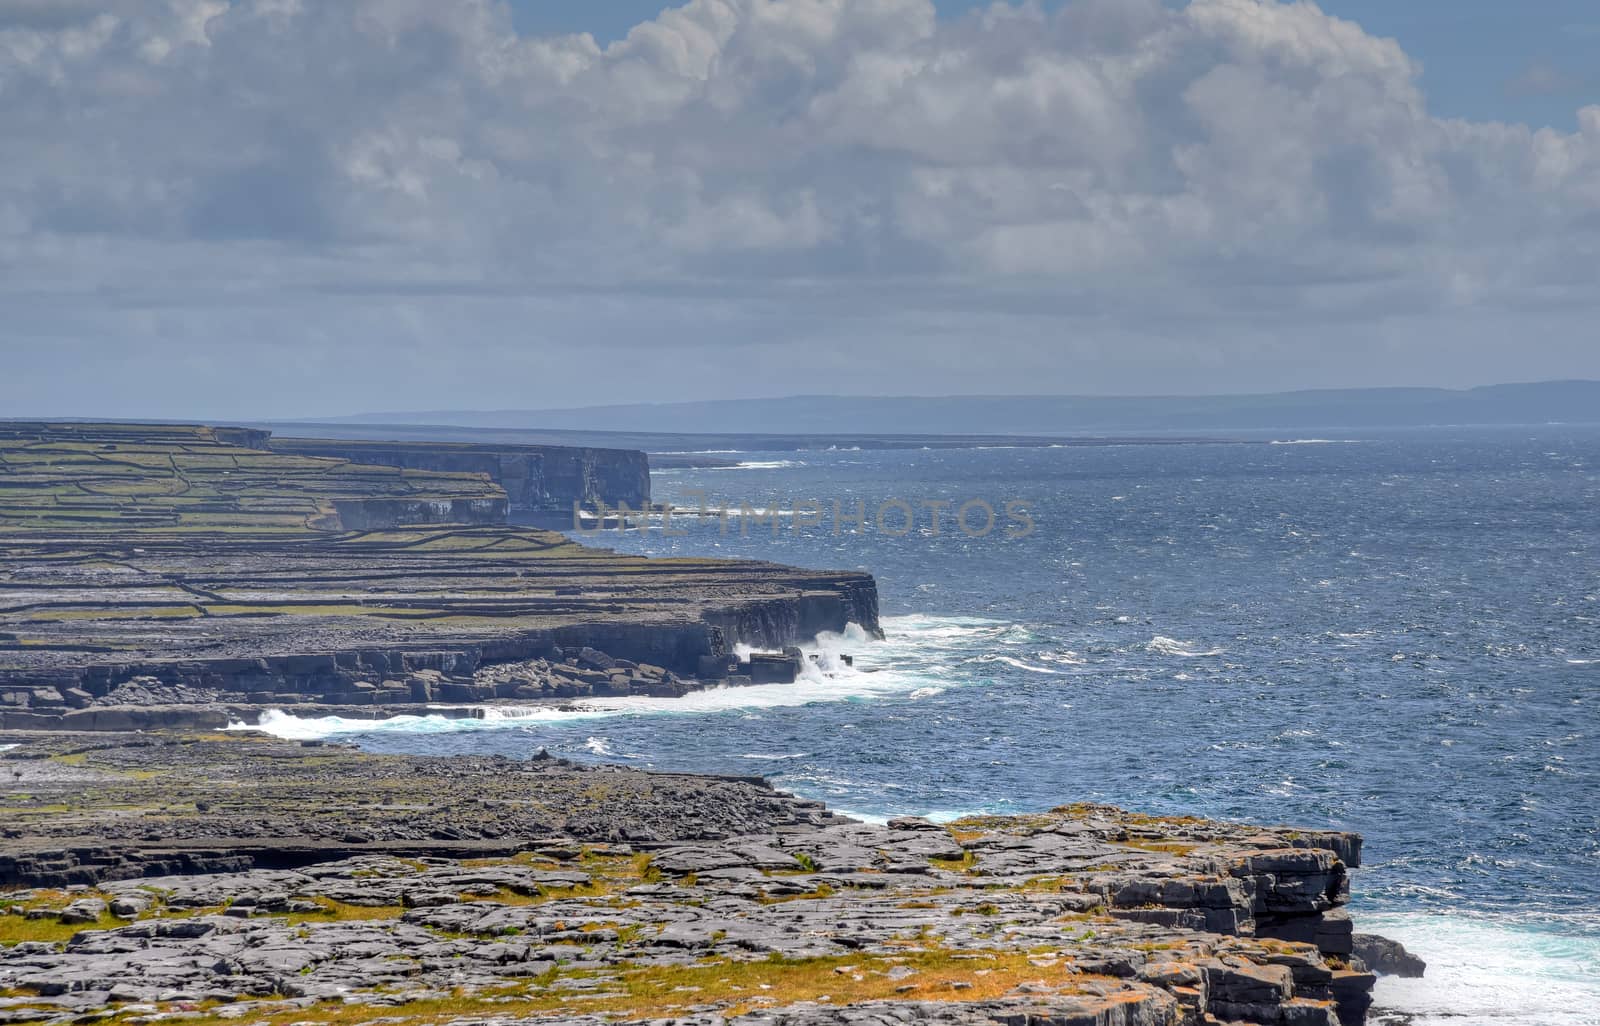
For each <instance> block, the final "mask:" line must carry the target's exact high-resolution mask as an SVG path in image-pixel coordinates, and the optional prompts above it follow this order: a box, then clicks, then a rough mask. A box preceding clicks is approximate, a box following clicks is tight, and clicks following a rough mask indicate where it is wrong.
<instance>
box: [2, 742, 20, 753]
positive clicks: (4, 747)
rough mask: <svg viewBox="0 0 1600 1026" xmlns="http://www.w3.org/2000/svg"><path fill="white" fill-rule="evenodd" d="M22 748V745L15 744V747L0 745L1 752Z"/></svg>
mask: <svg viewBox="0 0 1600 1026" xmlns="http://www.w3.org/2000/svg"><path fill="white" fill-rule="evenodd" d="M21 747H22V746H21V745H20V744H15V745H0V752H9V751H11V749H13V748H21Z"/></svg>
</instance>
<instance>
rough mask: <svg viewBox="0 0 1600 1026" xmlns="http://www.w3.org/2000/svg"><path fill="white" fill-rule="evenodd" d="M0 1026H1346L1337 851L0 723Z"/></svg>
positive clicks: (762, 786)
mask: <svg viewBox="0 0 1600 1026" xmlns="http://www.w3.org/2000/svg"><path fill="white" fill-rule="evenodd" d="M5 740H6V741H7V742H8V743H11V744H15V745H17V747H15V748H12V749H11V750H9V751H5V752H4V753H3V754H0V808H3V816H0V821H3V823H4V826H3V827H0V887H4V888H5V889H6V891H5V893H4V894H3V895H0V944H4V945H5V946H4V947H0V1023H33V1022H45V1023H68V1022H85V1021H92V1020H94V1019H99V1018H109V1017H115V1021H117V1022H127V1023H153V1022H172V1021H178V1022H194V1023H211V1022H212V1021H218V1022H222V1021H245V1022H262V1023H276V1024H285V1026H286V1024H289V1023H307V1024H311V1023H329V1024H332V1023H351V1024H354V1023H380V1022H381V1023H385V1024H394V1026H402V1024H411V1023H416V1024H422V1023H445V1022H473V1023H487V1022H495V1023H511V1022H519V1023H522V1022H526V1023H556V1022H562V1023H568V1022H573V1023H576V1022H596V1023H598V1022H601V1021H606V1022H617V1021H635V1020H646V1019H649V1020H660V1019H663V1018H671V1019H672V1020H674V1021H681V1022H693V1023H700V1024H706V1026H711V1024H717V1023H723V1022H738V1023H741V1024H748V1026H756V1024H762V1026H766V1024H773V1023H786V1024H795V1026H801V1024H812V1023H815V1024H824V1023H829V1024H831V1023H852V1024H855V1023H904V1022H928V1023H961V1024H969V1023H1006V1024H1012V1023H1050V1024H1085V1026H1087V1024H1094V1026H1178V1024H1206V1023H1239V1022H1248V1023H1257V1024H1269V1023H1270V1024H1279V1023H1281V1024H1318V1026H1331V1024H1333V1023H1341V1024H1346V1026H1348V1024H1355V1023H1361V1022H1363V1021H1365V1016H1366V1013H1367V1008H1368V1005H1369V1004H1370V998H1369V992H1370V990H1371V987H1372V985H1373V982H1374V976H1373V974H1372V972H1370V971H1369V970H1368V969H1367V967H1366V966H1365V965H1364V964H1363V962H1362V961H1361V958H1360V956H1359V955H1358V954H1357V953H1356V947H1357V944H1358V938H1357V937H1356V936H1355V935H1354V933H1353V929H1352V923H1351V920H1350V918H1349V916H1348V915H1347V914H1346V911H1345V909H1344V905H1345V904H1346V902H1347V901H1348V898H1349V874H1350V872H1351V871H1352V870H1354V869H1355V868H1357V867H1358V866H1359V865H1360V856H1361V841H1360V838H1359V837H1356V836H1354V835H1351V834H1345V833H1337V832H1326V831H1305V830H1289V829H1284V828H1274V829H1263V828H1258V827H1251V826H1241V825H1235V824H1223V823H1214V822H1208V821H1203V820H1197V819H1188V818H1159V817H1150V816H1143V815H1138V814H1134V813H1128V812H1123V811H1120V810H1116V809H1111V808H1106V807H1102V806H1091V805H1074V806H1065V807H1062V808H1060V809H1057V810H1055V811H1053V812H1050V813H1046V814H1040V815H1034V816H1020V817H1014V818H983V819H973V820H966V821H961V822H957V823H954V824H949V825H937V824H934V823H930V822H927V821H925V820H915V819H905V820H896V821H892V822H890V823H888V824H887V825H881V826H880V825H872V824H866V823H859V822H855V821H852V820H849V819H845V818H843V817H840V816H837V815H835V814H833V813H831V812H829V811H828V810H827V809H826V808H824V807H823V806H821V805H820V804H818V803H816V802H810V801H804V800H800V799H797V798H794V797H791V796H788V795H785V794H782V793H781V792H778V791H776V790H774V789H772V788H771V787H770V786H769V785H768V784H767V783H766V782H765V781H763V780H761V779H759V778H726V777H696V776H686V775H679V774H652V773H646V772H642V771H638V770H632V769H623V768H618V767H603V766H582V765H575V764H570V763H567V762H564V761H562V760H557V759H552V758H549V757H547V756H543V755H542V753H532V754H531V755H530V757H529V758H527V759H521V760H513V759H506V758H454V759H446V758H415V757H399V756H374V755H367V754H363V753H361V752H359V751H356V750H353V749H349V748H345V747H342V746H335V745H325V744H320V743H310V744H307V743H292V742H285V741H279V740H274V739H270V738H265V737H262V736H260V735H248V734H247V735H231V736H216V735H195V734H155V735H73V734H63V733H59V732H56V733H48V734H33V735H29V734H11V735H6V736H5Z"/></svg>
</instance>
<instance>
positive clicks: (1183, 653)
mask: <svg viewBox="0 0 1600 1026" xmlns="http://www.w3.org/2000/svg"><path fill="white" fill-rule="evenodd" d="M1144 648H1145V651H1146V652H1150V653H1152V654H1154V655H1164V656H1178V657H1180V658H1183V659H1204V658H1209V657H1211V656H1219V655H1222V653H1223V650H1222V649H1220V648H1212V649H1207V650H1205V651H1199V650H1197V649H1196V648H1195V646H1194V643H1193V642H1191V641H1178V640H1175V639H1173V638H1168V637H1163V636H1162V635H1160V634H1157V635H1156V636H1155V637H1153V638H1151V639H1150V640H1149V641H1148V642H1147V643H1146V644H1145V646H1144Z"/></svg>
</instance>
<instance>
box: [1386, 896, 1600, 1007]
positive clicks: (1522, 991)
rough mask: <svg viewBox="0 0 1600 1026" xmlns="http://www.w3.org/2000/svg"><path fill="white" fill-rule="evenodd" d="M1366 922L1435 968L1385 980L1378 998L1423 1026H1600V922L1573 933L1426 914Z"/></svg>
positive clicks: (1580, 925) (1388, 916) (1395, 915)
mask: <svg viewBox="0 0 1600 1026" xmlns="http://www.w3.org/2000/svg"><path fill="white" fill-rule="evenodd" d="M1359 922H1360V923H1361V928H1362V929H1363V930H1370V931H1371V932H1374V933H1378V934H1382V935H1383V936H1385V937H1389V938H1391V939H1393V940H1397V941H1399V942H1400V943H1402V944H1404V945H1405V946H1406V948H1407V949H1409V950H1410V951H1411V952H1412V953H1413V954H1415V955H1417V956H1418V957H1420V958H1422V959H1423V960H1424V961H1426V962H1427V963H1428V970H1427V973H1426V975H1425V976H1424V977H1423V978H1422V979H1420V980H1405V979H1399V978H1396V977H1387V976H1386V977H1382V978H1381V979H1379V981H1378V987H1377V991H1376V993H1375V996H1376V999H1377V1004H1378V1006H1379V1007H1381V1008H1386V1009H1393V1010H1395V1011H1397V1012H1404V1013H1407V1014H1409V1015H1412V1016H1414V1019H1413V1021H1414V1022H1416V1023H1417V1024H1418V1026H1423V1024H1433V1023H1441V1024H1442V1023H1448V1024H1450V1026H1508V1024H1513V1023H1516V1024H1529V1026H1532V1024H1535V1023H1537V1024H1540V1026H1596V1024H1600V1011H1597V1009H1600V919H1597V920H1594V921H1591V922H1588V923H1578V924H1570V925H1572V926H1573V927H1575V928H1573V929H1567V928H1562V929H1557V928H1554V927H1546V926H1544V925H1541V924H1525V923H1517V922H1512V921H1506V920H1494V919H1478V918H1470V917H1466V916H1454V915H1435V914H1427V913H1393V914H1379V915H1370V914H1363V915H1361V916H1360V917H1359Z"/></svg>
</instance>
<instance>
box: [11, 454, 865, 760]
mask: <svg viewBox="0 0 1600 1026" xmlns="http://www.w3.org/2000/svg"><path fill="white" fill-rule="evenodd" d="M268 441H269V439H268V438H267V437H266V435H265V432H260V431H251V430H247V429H219V428H202V427H187V426H161V425H119V424H110V425H96V424H40V423H17V422H10V423H0V728H6V727H10V728H13V729H36V728H46V727H58V728H63V729H75V730H81V729H105V730H121V729H132V728H145V727H155V726H190V727H200V726H220V725H222V724H224V723H226V722H227V721H228V720H229V719H230V718H243V719H245V720H246V721H253V719H254V717H255V715H257V714H258V713H259V712H260V711H262V710H265V709H269V708H276V707H285V706H290V707H293V706H311V707H316V708H317V709H319V710H321V711H325V712H335V711H349V710H356V714H357V715H368V716H371V715H383V714H386V713H397V712H414V711H416V708H415V707H425V706H430V705H434V704H438V703H444V704H455V705H466V706H470V705H471V704H474V703H477V704H481V703H486V702H519V701H544V700H562V699H570V698H574V697H583V696H587V695H628V694H651V695H675V694H682V693H683V692H684V691H685V690H687V689H689V688H692V687H698V686H703V685H706V684H712V683H716V684H721V683H725V682H726V683H734V684H739V683H747V682H754V683H762V682H783V681H790V680H793V679H794V675H795V674H796V673H798V672H800V671H801V670H802V669H803V666H802V664H801V663H800V662H799V657H798V655H797V654H796V652H795V651H794V650H793V649H792V646H795V645H797V644H799V643H802V642H805V641H809V640H811V639H813V638H815V637H816V636H817V635H818V634H820V633H824V632H841V631H844V630H845V629H846V628H847V627H848V626H850V625H851V624H854V625H857V626H858V627H859V628H860V629H861V630H862V631H864V632H866V633H867V634H872V633H875V632H876V631H877V629H878V608H877V592H876V587H875V585H874V583H873V580H872V578H871V577H870V576H868V575H866V574H862V573H853V572H826V571H809V570H799V569H796V568H793V567H782V566H775V565H771V564H763V563H752V562H734V561H728V560H712V559H674V560H647V559H641V558H636V557H631V556H622V555H618V554H617V553H615V552H612V551H610V550H607V549H602V548H594V547H587V546H582V545H578V544H576V543H574V542H572V541H569V540H568V539H567V538H566V537H564V536H562V535H560V534H555V533H551V532H547V531H540V530H534V529H529V528H523V527H517V526H514V525H510V524H508V523H506V519H507V516H508V509H509V503H508V500H507V497H506V493H505V490H504V488H503V487H502V486H501V485H500V484H498V483H497V482H496V481H495V480H494V479H493V478H492V476H491V475H490V474H488V473H480V472H475V471H472V470H470V469H461V468H463V467H470V466H472V465H473V464H472V463H471V461H467V462H458V460H460V459H465V457H464V456H463V455H462V453H461V452H460V451H459V450H460V449H461V447H453V448H450V452H451V453H452V455H451V461H450V465H451V466H455V467H456V468H457V469H447V470H439V469H419V468H416V467H412V466H385V465H379V464H375V463H374V464H369V463H359V462H354V461H352V460H351V459H349V458H342V457H340V458H336V457H330V456H304V455H296V454H290V453H283V452H277V451H272V450H269V449H266V448H263V446H265V445H266V444H268ZM346 444H349V445H351V446H353V447H354V448H352V450H351V452H350V453H349V455H361V454H362V453H361V452H357V451H356V449H359V448H360V446H359V444H358V443H340V445H346ZM385 451H386V450H383V449H382V448H381V447H375V448H373V449H372V450H371V451H370V452H368V453H367V454H368V455H371V456H373V457H377V456H380V455H383V454H384V452H385ZM390 454H391V455H393V453H390ZM504 455H505V454H504V453H503V452H501V451H500V450H499V449H495V450H492V451H490V452H487V453H485V454H483V457H482V458H483V459H484V460H486V461H488V462H489V463H493V462H494V461H496V460H500V459H502V458H504ZM632 456H637V457H638V458H639V460H642V459H643V457H642V455H641V454H631V456H630V457H629V458H627V459H623V458H621V457H619V458H618V459H617V460H615V461H614V462H615V463H616V465H618V466H629V467H632V466H634V465H635V463H636V462H637V461H634V460H633V459H632ZM402 462H403V461H402ZM548 480H549V479H547V483H548ZM604 494H612V493H610V492H604ZM740 644H743V645H748V646H753V647H756V648H759V649H762V650H766V651H769V652H771V653H772V654H771V655H769V656H763V657H761V658H759V659H758V660H755V661H750V660H747V661H744V662H740V661H738V660H736V659H734V658H732V656H731V653H732V651H733V649H734V647H735V646H736V645H740ZM784 649H790V651H789V652H788V653H784V652H783V650H784ZM445 712H446V713H447V714H459V715H470V714H471V709H470V708H467V709H462V710H457V711H455V712H454V713H452V712H451V711H450V710H445Z"/></svg>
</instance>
